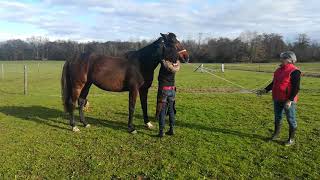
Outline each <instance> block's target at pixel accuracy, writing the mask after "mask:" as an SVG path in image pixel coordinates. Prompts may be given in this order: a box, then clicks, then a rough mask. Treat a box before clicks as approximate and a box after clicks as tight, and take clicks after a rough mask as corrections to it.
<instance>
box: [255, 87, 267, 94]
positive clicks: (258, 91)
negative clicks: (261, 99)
mask: <svg viewBox="0 0 320 180" xmlns="http://www.w3.org/2000/svg"><path fill="white" fill-rule="evenodd" d="M256 94H257V95H258V96H262V95H264V94H267V90H265V89H259V90H257V92H256Z"/></svg>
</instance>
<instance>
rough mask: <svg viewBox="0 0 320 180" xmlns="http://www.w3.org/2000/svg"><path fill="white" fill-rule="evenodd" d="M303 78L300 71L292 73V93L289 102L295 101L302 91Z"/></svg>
mask: <svg viewBox="0 0 320 180" xmlns="http://www.w3.org/2000/svg"><path fill="white" fill-rule="evenodd" d="M300 77H301V72H300V71H299V70H295V71H293V72H292V73H291V75H290V80H291V93H290V96H289V100H290V101H293V100H294V97H296V95H297V94H298V92H299V90H300V79H301V78H300Z"/></svg>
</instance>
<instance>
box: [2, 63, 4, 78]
mask: <svg viewBox="0 0 320 180" xmlns="http://www.w3.org/2000/svg"><path fill="white" fill-rule="evenodd" d="M1 79H2V80H3V79H4V67H3V64H1Z"/></svg>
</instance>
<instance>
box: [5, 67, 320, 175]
mask: <svg viewBox="0 0 320 180" xmlns="http://www.w3.org/2000/svg"><path fill="white" fill-rule="evenodd" d="M1 63H3V64H4V67H5V73H4V75H5V76H4V79H2V80H0V134H1V136H0V179H12V178H17V179H25V178H29V179H71V178H75V179H79V178H81V179H82V178H83V179H86V178H91V179H96V178H103V179H108V178H123V179H128V178H134V179H138V178H151V179H200V178H201V179H202V178H207V179H225V178H231V179H249V178H250V179H251V178H255V179H319V178H320V175H319V172H320V165H319V164H320V146H319V145H320V139H319V136H320V118H319V115H320V114H319V110H320V105H319V101H320V89H319V87H320V81H319V78H312V77H304V78H303V79H302V85H301V88H302V90H301V93H300V101H299V105H298V127H299V129H298V134H297V142H296V145H295V146H293V147H284V146H283V145H282V142H284V141H285V140H286V139H287V134H288V125H287V123H286V121H285V120H284V121H283V129H282V133H281V140H280V141H277V142H271V143H270V142H266V139H267V138H268V137H269V136H270V135H271V133H272V130H273V109H272V102H271V97H270V94H269V95H266V96H263V97H257V96H256V95H254V94H250V93H241V92H240V91H239V90H240V89H239V88H237V87H235V86H234V85H232V84H228V83H226V82H225V81H222V80H220V79H217V78H215V77H213V76H211V75H209V74H206V73H196V72H193V69H194V68H193V66H191V65H183V67H182V70H181V72H179V73H178V75H177V87H178V91H177V110H178V113H177V125H176V135H175V136H174V137H164V138H163V139H161V140H160V139H158V138H156V137H155V135H156V134H157V129H155V130H152V131H150V130H146V129H144V128H143V120H142V116H141V115H142V111H141V108H140V105H139V103H140V102H139V101H138V105H137V108H136V113H135V120H134V122H135V125H136V127H137V130H138V134H136V135H131V134H128V133H127V132H126V124H127V111H128V110H127V107H128V102H127V96H128V94H127V93H110V92H105V91H102V90H100V89H98V88H96V87H93V88H92V89H91V91H90V95H89V97H88V99H89V101H90V105H91V109H90V112H88V113H86V116H87V117H88V121H89V122H90V123H91V124H92V127H91V128H89V129H85V128H81V132H80V133H73V132H71V131H70V127H69V125H68V121H67V116H66V115H65V114H64V112H63V111H62V106H61V100H60V73H61V67H62V62H40V66H39V67H40V68H39V70H38V63H39V62H36V61H25V62H0V64H1ZM24 64H27V65H28V71H29V72H28V78H29V84H28V85H29V89H28V95H23V65H24ZM302 65H304V64H302ZM205 66H207V67H210V66H211V65H205ZM306 66H310V67H316V68H319V66H320V64H317V63H314V64H313V65H309V64H308V65H306ZM216 74H217V75H219V76H221V77H224V78H226V79H228V80H231V81H234V82H236V83H238V84H240V85H242V86H244V87H246V88H248V89H256V88H258V87H263V84H266V81H268V80H269V79H270V78H271V77H272V74H271V73H262V72H248V71H239V70H228V69H227V70H226V72H225V73H221V72H216ZM156 76H157V74H155V77H156ZM156 84H157V82H154V83H153V87H152V88H151V90H150V94H149V116H150V117H153V116H154V112H155V101H156V88H157V87H156ZM152 121H153V122H154V121H155V120H154V118H152ZM78 123H79V122H78ZM154 123H155V124H157V123H156V122H154Z"/></svg>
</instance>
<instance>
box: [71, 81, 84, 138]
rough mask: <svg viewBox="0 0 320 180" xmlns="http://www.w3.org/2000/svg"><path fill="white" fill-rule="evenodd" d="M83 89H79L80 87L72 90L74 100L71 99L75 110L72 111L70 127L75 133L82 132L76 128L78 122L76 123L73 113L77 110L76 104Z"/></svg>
mask: <svg viewBox="0 0 320 180" xmlns="http://www.w3.org/2000/svg"><path fill="white" fill-rule="evenodd" d="M81 89H82V88H81V87H79V86H78V87H76V88H73V89H72V98H71V100H72V102H71V103H72V105H73V109H72V111H71V113H70V115H71V118H70V125H71V127H72V131H74V132H78V131H80V129H79V128H78V127H77V126H76V121H75V118H74V113H73V112H74V109H75V104H76V102H77V100H78V98H79V96H80V92H81Z"/></svg>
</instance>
